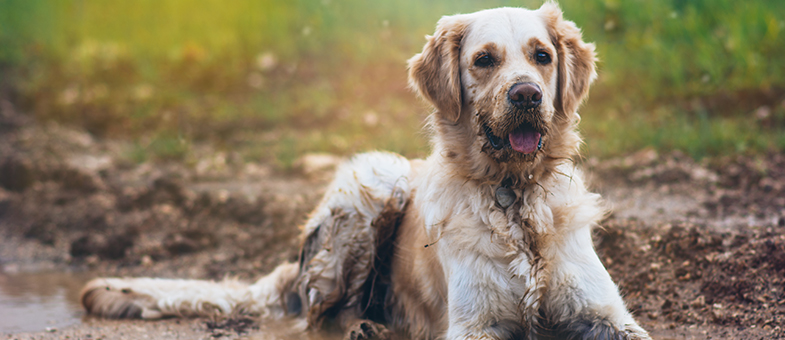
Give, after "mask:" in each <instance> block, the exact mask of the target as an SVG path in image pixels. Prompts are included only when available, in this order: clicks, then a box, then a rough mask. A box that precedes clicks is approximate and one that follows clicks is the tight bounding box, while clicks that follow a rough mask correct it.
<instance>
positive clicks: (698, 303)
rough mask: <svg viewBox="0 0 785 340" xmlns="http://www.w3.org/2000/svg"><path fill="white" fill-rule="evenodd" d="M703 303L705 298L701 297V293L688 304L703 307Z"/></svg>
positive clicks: (704, 303)
mask: <svg viewBox="0 0 785 340" xmlns="http://www.w3.org/2000/svg"><path fill="white" fill-rule="evenodd" d="M704 305H706V298H705V297H703V295H701V296H698V298H696V299H695V300H692V302H690V306H692V307H693V308H700V307H703V306H704Z"/></svg>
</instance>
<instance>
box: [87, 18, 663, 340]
mask: <svg viewBox="0 0 785 340" xmlns="http://www.w3.org/2000/svg"><path fill="white" fill-rule="evenodd" d="M544 55H547V58H546V56H544ZM486 56H487V57H489V58H490V59H484V60H482V61H478V60H479V59H480V58H483V57H486ZM489 60H490V62H488V61H489ZM594 64H595V53H594V46H593V45H592V44H587V43H584V42H583V41H582V40H581V33H580V30H579V29H578V28H576V26H575V25H574V24H573V23H572V22H570V21H566V20H564V19H563V18H562V13H561V11H560V9H559V8H558V6H557V5H555V4H553V3H546V4H544V5H543V6H542V7H541V8H540V9H538V10H535V11H530V10H526V9H520V8H499V9H492V10H486V11H480V12H477V13H473V14H465V15H454V16H448V17H444V18H442V19H441V20H440V21H439V23H438V25H437V28H436V33H435V34H434V35H433V36H431V37H428V41H427V43H426V45H425V47H424V49H423V51H422V53H420V54H417V55H415V56H414V57H413V58H412V59H411V60H409V79H410V82H411V86H412V87H413V88H414V89H415V90H416V91H418V92H419V93H420V94H421V95H422V96H423V97H424V98H426V99H427V100H428V101H430V102H431V103H432V104H433V105H434V106H435V108H436V110H435V112H434V113H433V114H431V115H430V117H429V121H428V124H429V126H430V128H431V129H432V136H433V137H432V141H433V153H432V154H431V155H430V157H428V158H427V159H425V160H411V161H410V160H407V159H405V158H402V157H400V156H397V155H394V154H390V153H381V152H376V153H368V154H362V155H358V156H355V157H354V158H353V159H351V160H350V161H349V162H347V163H346V164H344V165H342V166H340V167H339V168H338V170H337V173H336V178H335V180H334V181H333V183H332V184H331V186H330V187H329V189H328V191H327V193H326V195H325V197H324V198H323V200H322V201H321V203H320V204H319V205H318V206H317V207H316V209H315V210H314V212H313V213H312V214H311V216H310V218H309V220H308V222H307V223H306V225H305V227H304V231H303V239H302V242H303V243H302V250H301V255H300V260H299V263H293V264H283V265H281V266H279V267H278V268H277V269H276V270H275V271H274V272H273V273H271V274H269V275H267V276H265V277H264V278H262V279H261V280H259V281H258V282H256V283H254V284H252V285H245V284H242V283H239V282H234V281H224V282H208V281H196V280H162V279H147V278H145V279H109V278H106V279H104V278H102V279H96V280H93V281H91V282H90V283H88V285H87V287H86V288H85V290H84V291H83V294H82V302H83V304H84V306H85V308H86V309H87V310H88V311H89V312H90V313H94V314H98V315H103V316H107V317H141V318H146V319H153V318H160V317H164V316H173V315H207V314H212V313H216V312H219V313H232V312H237V311H240V310H242V311H244V312H249V313H257V314H261V315H263V316H267V317H281V316H283V315H285V314H287V313H288V314H290V315H299V316H302V317H303V318H304V319H305V320H306V321H307V324H308V326H309V327H319V326H320V325H321V323H322V322H323V321H325V320H332V321H335V322H337V324H339V325H340V326H342V327H344V329H345V330H346V332H347V333H346V334H347V337H348V338H357V339H359V338H367V337H369V336H371V335H373V334H375V335H376V336H379V337H387V336H389V335H390V334H391V333H390V331H388V330H387V328H390V329H391V330H392V331H393V332H395V333H398V334H403V335H406V336H408V337H411V338H413V339H441V338H444V339H518V338H527V337H528V338H537V339H649V336H648V334H647V333H646V331H644V330H643V329H642V328H641V327H640V326H638V324H637V323H636V322H635V320H634V319H633V317H632V316H631V315H630V313H629V312H628V311H627V309H626V307H625V305H624V302H623V301H622V299H621V297H620V295H619V292H618V289H617V288H616V285H614V283H613V281H612V280H611V277H610V276H609V275H608V272H607V271H606V270H605V268H604V267H603V265H602V263H601V262H600V260H599V258H598V257H597V255H596V253H595V251H594V249H593V246H592V241H591V229H592V227H594V226H595V225H596V223H597V221H598V219H600V218H601V217H602V216H603V214H604V210H603V208H602V206H601V203H600V197H599V195H597V194H593V193H590V192H588V191H587V190H586V188H585V186H584V183H583V179H582V176H581V173H580V172H579V171H578V170H576V168H575V166H574V165H573V163H572V161H571V158H573V157H575V156H576V155H577V152H578V146H579V144H580V142H581V139H580V136H579V135H578V133H577V132H576V125H577V123H578V121H579V120H580V118H579V116H578V114H577V112H576V111H577V108H578V106H579V104H580V103H581V101H582V100H583V98H584V97H585V96H586V94H587V92H588V89H589V85H590V83H591V82H592V81H593V80H594V78H595V77H596V73H595V70H594ZM520 83H532V84H536V85H537V86H538V87H539V88H540V89H541V92H542V103H541V104H539V106H537V107H534V108H532V107H526V108H524V109H521V108H519V107H517V106H515V105H513V104H512V103H511V100H510V98H509V94H508V93H509V91H510V89H511V88H512V87H513V86H514V85H515V84H520ZM522 127H525V129H529V130H531V131H536V132H537V133H539V135H537V136H541V139H540V143H541V144H540V148H538V149H537V150H535V151H533V152H528V153H524V152H521V151H516V150H517V149H515V150H514V149H513V148H512V147H511V146H510V144H506V145H501V146H500V145H497V144H498V143H500V142H499V141H502V142H503V141H504V137H505V136H507V138H509V139H510V140H512V139H511V138H512V137H509V135H510V134H512V133H514V131H518V130H516V129H522ZM497 136H502V137H497ZM492 138H496V139H497V141H496V142H493V141H491V139H492ZM382 324H384V325H386V327H385V326H382Z"/></svg>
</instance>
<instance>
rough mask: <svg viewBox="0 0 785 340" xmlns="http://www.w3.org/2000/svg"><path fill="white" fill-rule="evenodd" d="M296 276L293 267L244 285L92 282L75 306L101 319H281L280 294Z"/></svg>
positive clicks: (142, 280)
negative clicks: (253, 316) (246, 315)
mask: <svg viewBox="0 0 785 340" xmlns="http://www.w3.org/2000/svg"><path fill="white" fill-rule="evenodd" d="M297 274H298V265H297V264H294V263H287V264H282V265H280V266H278V267H277V268H276V269H275V270H274V271H273V272H272V273H270V274H269V275H267V276H265V277H263V278H261V279H259V281H257V282H256V283H254V284H250V285H249V284H246V283H243V282H240V281H237V280H224V281H220V282H215V281H201V280H171V279H152V278H98V279H94V280H92V281H90V282H89V283H87V285H86V286H85V288H84V289H83V290H82V294H81V298H80V300H81V301H82V305H83V306H84V308H85V309H86V310H87V312H88V313H90V314H94V315H99V316H103V317H107V318H141V319H159V318H162V317H169V316H213V315H216V314H223V315H228V314H232V313H237V312H244V313H251V314H259V315H261V316H265V317H280V316H283V315H284V314H285V313H286V308H287V306H286V305H285V303H286V302H285V293H286V292H287V290H288V289H289V287H291V285H292V284H293V282H294V281H295V280H296V278H297ZM295 312H297V311H295Z"/></svg>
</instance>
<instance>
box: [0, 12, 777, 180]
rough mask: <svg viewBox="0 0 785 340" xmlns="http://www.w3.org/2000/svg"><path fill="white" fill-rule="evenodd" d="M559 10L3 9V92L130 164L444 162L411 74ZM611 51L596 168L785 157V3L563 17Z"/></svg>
mask: <svg viewBox="0 0 785 340" xmlns="http://www.w3.org/2000/svg"><path fill="white" fill-rule="evenodd" d="M540 4H541V1H502V0H486V1H470V0H436V1H420V0H397V1H367V0H342V1H338V0H290V1H283V0H266V1H258V0H236V1H232V2H226V1H219V0H200V1H186V0H167V1H160V0H159V1H154V0H135V1H108V0H92V1H85V0H0V76H2V78H3V79H2V80H1V81H0V83H2V86H3V88H4V89H6V91H7V92H9V93H11V95H10V98H11V100H12V101H14V104H16V105H17V106H18V107H19V108H21V109H22V110H23V111H25V112H29V113H31V114H33V115H34V116H36V117H37V118H39V119H41V120H56V121H59V122H64V123H67V124H73V125H77V126H80V127H84V128H86V129H87V130H89V131H90V132H92V133H94V134H96V135H98V136H109V137H113V138H126V139H128V140H130V141H132V142H133V144H134V145H135V148H134V150H133V151H131V152H130V155H129V157H131V158H132V159H134V160H136V161H140V162H141V161H145V160H148V159H183V158H185V157H187V155H188V154H189V151H190V150H191V148H192V146H193V145H194V143H200V142H209V143H211V144H213V145H217V146H218V147H219V148H224V149H227V150H234V151H237V152H239V154H240V155H242V156H243V157H244V158H245V159H247V160H254V161H265V162H273V163H275V164H278V165H279V166H280V167H281V168H283V169H286V168H288V167H290V166H291V164H292V162H293V160H294V159H296V158H297V157H298V156H299V155H302V154H304V153H307V152H330V153H336V154H350V153H354V152H358V151H364V150H372V149H386V150H392V151H396V152H400V153H403V154H405V155H407V156H412V157H416V156H424V155H426V154H427V140H426V137H425V136H424V134H423V132H422V130H421V122H422V120H423V118H424V117H425V115H426V114H427V112H428V110H429V109H428V106H427V105H426V104H425V103H423V102H421V101H419V100H418V99H416V98H415V96H414V95H413V94H412V93H411V92H410V91H409V90H407V89H406V67H405V61H406V59H408V58H409V57H411V56H412V55H414V54H415V53H417V52H419V51H420V50H421V49H422V45H423V43H424V42H425V40H424V38H423V36H424V35H425V34H430V33H431V32H432V31H433V28H434V25H435V23H436V21H437V20H438V19H439V18H440V17H441V16H442V15H449V14H455V13H462V12H471V11H476V10H479V9H484V8H490V7H497V6H525V7H530V8H536V7H538V6H539V5H540ZM560 5H561V7H562V9H563V10H564V12H565V16H566V17H567V18H568V19H570V20H573V21H575V22H576V23H577V24H578V26H579V27H581V28H582V29H583V31H584V38H585V40H587V41H593V42H595V43H596V44H597V50H598V53H599V57H600V59H601V62H600V64H599V67H600V69H599V71H600V78H599V80H598V82H597V83H596V85H595V86H594V87H593V89H592V92H591V96H590V99H589V101H588V102H587V103H586V104H585V105H584V106H583V108H582V110H581V114H582V117H583V121H582V130H583V133H584V135H585V136H587V141H588V142H587V145H586V146H585V150H584V154H586V155H589V156H599V157H607V156H613V155H619V154H624V153H628V152H632V151H636V150H639V149H642V148H646V147H653V148H655V149H657V150H661V151H667V150H681V151H683V152H686V153H688V154H690V155H692V156H693V157H695V158H702V157H706V156H716V155H724V154H729V153H739V152H744V153H750V152H751V153H755V152H769V151H782V150H783V149H785V1H781V0H750V1H732V0H692V1H688V0H663V1H649V0H630V1H621V0H562V1H560Z"/></svg>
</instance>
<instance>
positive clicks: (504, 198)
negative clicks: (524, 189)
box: [496, 187, 518, 208]
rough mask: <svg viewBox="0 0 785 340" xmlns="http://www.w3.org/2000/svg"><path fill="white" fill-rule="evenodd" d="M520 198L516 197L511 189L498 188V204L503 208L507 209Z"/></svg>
mask: <svg viewBox="0 0 785 340" xmlns="http://www.w3.org/2000/svg"><path fill="white" fill-rule="evenodd" d="M516 198H518V197H517V196H516V195H515V191H512V189H510V188H505V187H498V188H496V202H498V203H499V205H501V206H502V208H507V207H509V206H511V205H512V204H513V202H515V199H516Z"/></svg>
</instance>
